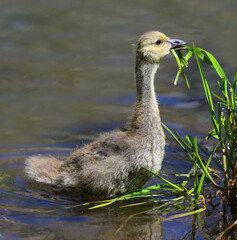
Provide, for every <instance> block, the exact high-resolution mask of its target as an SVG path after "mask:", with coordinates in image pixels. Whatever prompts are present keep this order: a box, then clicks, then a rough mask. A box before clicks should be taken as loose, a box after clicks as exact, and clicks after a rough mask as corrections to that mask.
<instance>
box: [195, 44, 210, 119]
mask: <svg viewBox="0 0 237 240" xmlns="http://www.w3.org/2000/svg"><path fill="white" fill-rule="evenodd" d="M193 49H194V54H195V57H196V60H197V64H198V68H199V71H200V74H201V78H202V82H203V86H204V90H205V94H206V97H207V101H208V105H209V108H210V110H211V114H212V115H215V110H214V106H213V101H212V97H211V92H210V88H209V86H208V83H207V80H206V77H205V74H204V71H203V68H202V65H201V62H200V60H199V57H198V52H197V50H196V48H195V45H193Z"/></svg>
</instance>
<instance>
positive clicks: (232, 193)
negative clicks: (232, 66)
mask: <svg viewBox="0 0 237 240" xmlns="http://www.w3.org/2000/svg"><path fill="white" fill-rule="evenodd" d="M185 51H187V53H186V55H183V54H182V53H181V52H179V51H178V52H176V51H172V53H173V54H174V56H175V58H176V61H177V63H178V66H179V70H178V73H177V76H176V78H175V81H174V83H175V84H177V81H178V78H179V76H180V74H181V75H182V76H183V78H184V79H185V81H186V83H187V86H188V87H190V85H189V82H188V78H187V77H186V74H185V72H184V68H185V67H187V66H188V60H189V59H190V58H191V57H192V56H194V57H195V58H196V61H197V65H198V68H199V71H200V76H201V79H202V83H203V87H204V91H205V95H206V99H207V102H208V106H209V109H210V120H211V123H212V125H213V129H211V130H210V132H209V133H208V134H207V137H206V140H209V139H213V140H214V141H212V142H211V145H212V147H213V149H212V151H208V150H206V149H205V147H203V146H202V145H201V144H199V141H200V140H198V139H197V137H196V136H191V135H187V136H185V137H184V138H182V137H181V136H180V135H179V134H178V133H177V132H176V131H175V130H170V129H169V128H168V127H167V126H165V125H164V124H163V126H164V128H165V129H166V130H167V131H168V132H169V134H170V135H171V136H172V137H173V138H174V140H175V141H176V142H177V143H178V144H179V146H180V147H181V148H182V149H183V151H184V152H185V153H186V154H187V156H188V157H189V158H190V160H191V161H192V163H193V165H192V169H190V171H189V172H188V173H183V174H182V176H180V175H177V177H182V178H183V182H182V183H181V184H174V183H171V182H170V181H168V180H166V179H164V178H163V177H161V176H159V175H157V174H155V173H153V172H150V173H151V174H152V175H154V176H155V177H157V178H159V179H160V180H161V183H159V184H156V185H153V186H150V187H147V188H144V189H141V190H139V191H137V192H133V193H130V194H126V195H123V196H121V197H117V198H114V199H109V200H105V201H102V202H97V203H96V204H95V205H94V206H93V207H91V209H94V208H99V207H104V206H107V205H110V204H112V203H114V202H116V201H122V200H129V199H136V201H133V203H132V204H127V205H126V206H123V207H129V206H138V205H144V206H148V207H147V210H145V211H142V212H141V213H136V214H135V215H138V214H142V213H145V212H148V211H151V210H152V211H158V212H162V211H166V212H168V211H169V209H173V208H175V207H176V208H178V209H179V210H180V209H181V210H182V212H184V213H181V214H177V215H174V216H171V217H169V220H170V219H174V218H179V217H183V216H187V215H193V218H194V220H193V229H192V231H191V232H190V233H189V234H190V236H191V239H194V238H195V230H196V228H197V226H198V227H200V230H201V231H202V232H203V235H204V237H205V238H206V239H209V238H208V235H207V233H205V230H204V229H203V227H202V226H203V225H202V224H203V221H204V220H203V219H202V218H201V217H200V212H203V211H205V210H206V209H207V203H208V206H210V207H211V208H215V209H216V207H217V206H218V207H219V208H220V207H222V209H223V211H222V210H221V211H222V212H221V211H219V210H217V211H219V213H220V216H221V218H223V219H224V221H223V222H224V224H223V225H222V227H221V228H220V229H219V234H220V235H219V237H218V239H221V238H222V237H223V235H225V234H226V233H227V232H228V231H229V230H230V229H232V228H233V227H235V225H237V113H236V109H237V96H236V85H237V73H236V75H235V77H234V79H233V80H232V81H229V80H228V79H227V76H226V74H225V72H224V71H223V69H222V68H221V66H220V64H219V63H218V61H217V60H216V59H215V57H214V56H213V55H212V54H211V53H209V52H207V51H205V50H203V49H201V48H196V47H195V46H194V45H193V47H188V46H186V48H185ZM203 63H205V64H207V65H209V66H210V67H211V68H212V69H214V70H215V71H216V73H217V75H218V80H217V84H218V86H219V89H220V93H221V95H217V94H215V93H212V91H211V90H210V88H209V84H208V81H207V79H206V77H205V73H204V70H203V67H202V64H203ZM213 99H214V100H215V102H214V100H213ZM214 103H215V104H214ZM204 153H205V154H204ZM147 171H148V170H147ZM134 202H135V203H134ZM178 206H183V208H182V207H178ZM166 220H167V219H166Z"/></svg>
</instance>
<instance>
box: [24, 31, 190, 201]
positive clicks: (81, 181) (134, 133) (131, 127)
mask: <svg viewBox="0 0 237 240" xmlns="http://www.w3.org/2000/svg"><path fill="white" fill-rule="evenodd" d="M184 44H186V43H185V42H184V41H182V40H179V39H171V38H169V37H167V36H166V35H164V34H163V33H161V32H157V31H153V32H148V33H145V34H143V35H142V36H141V37H140V38H139V40H138V44H137V48H136V67H135V71H136V72H135V79H136V91H137V95H136V102H135V110H134V113H133V116H132V120H131V122H130V123H129V124H128V127H127V130H126V131H120V130H115V131H112V132H109V133H105V134H102V135H101V136H100V137H99V138H98V139H97V140H96V141H94V142H92V143H90V144H88V145H85V146H84V147H82V148H80V149H77V150H75V151H74V152H73V153H72V154H71V155H70V156H69V157H68V159H67V160H66V161H60V160H58V159H56V158H54V157H51V156H40V155H38V156H32V157H29V158H28V159H26V162H25V171H26V173H27V174H28V177H29V178H30V179H32V180H35V181H38V182H42V183H46V184H50V185H54V186H56V187H59V188H66V189H67V188H68V189H71V190H73V191H74V192H75V193H76V194H78V195H79V197H80V198H82V199H93V200H97V199H107V198H113V197H117V196H120V195H122V194H125V193H128V192H132V191H134V190H136V189H139V188H141V187H142V186H143V185H144V184H145V183H146V181H147V180H148V179H149V178H150V177H151V175H150V173H149V172H148V171H146V170H145V169H144V168H146V169H149V170H150V171H152V172H155V173H158V172H159V171H160V169H161V164H162V161H163V158H164V152H165V150H164V149H165V134H164V131H163V129H162V126H161V118H160V112H159V107H158V103H157V100H156V94H155V90H154V77H155V73H156V71H157V69H158V67H159V64H160V61H161V59H162V58H163V57H165V56H166V55H168V54H169V53H170V50H171V49H175V50H179V49H180V47H181V46H182V45H184Z"/></svg>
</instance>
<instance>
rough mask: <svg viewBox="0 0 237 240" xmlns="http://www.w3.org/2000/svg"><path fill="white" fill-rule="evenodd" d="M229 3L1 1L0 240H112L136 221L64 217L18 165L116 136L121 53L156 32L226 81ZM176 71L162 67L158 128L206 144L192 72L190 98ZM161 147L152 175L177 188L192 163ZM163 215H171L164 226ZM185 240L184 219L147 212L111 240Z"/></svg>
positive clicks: (125, 102)
mask: <svg viewBox="0 0 237 240" xmlns="http://www.w3.org/2000/svg"><path fill="white" fill-rule="evenodd" d="M236 3H237V2H236V1H231V0H227V1H221V0H210V1H208V2H207V1H204V0H199V1H188V0H181V1H167V0H160V1H154V0H151V1H142V0H139V1H134V0H131V1H125V0H122V1H119V2H118V3H117V2H114V1H112V2H108V1H105V0H102V1H100V3H98V1H93V0H92V1H87V2H85V1H75V0H68V1H61V0H57V1H56V0H50V1H45V0H38V1H37V2H36V1H32V2H29V1H26V0H21V1H20V2H19V1H18V0H12V1H1V3H0V6H1V7H0V13H1V18H0V84H1V87H0V169H1V178H0V179H1V181H0V204H1V211H0V214H1V218H0V224H1V235H0V237H1V238H2V239H78V238H79V237H80V238H82V239H110V238H112V236H113V234H114V233H115V232H116V230H118V229H119V227H120V226H121V224H123V223H124V222H125V221H126V219H128V217H129V216H130V215H131V214H134V213H136V212H138V211H142V210H143V209H142V208H133V209H132V210H131V209H130V210H129V209H126V210H124V209H123V208H119V206H120V205H119V206H117V205H116V206H111V207H107V208H103V209H100V210H88V209H87V208H86V207H78V208H76V209H75V208H72V206H74V205H75V203H78V202H77V200H76V199H75V198H74V197H71V196H68V195H58V194H55V193H54V192H53V191H52V190H51V189H48V188H44V187H43V186H37V185H36V186H35V185H34V184H31V183H30V182H28V181H27V180H26V179H25V176H24V172H23V161H24V159H25V158H26V157H27V156H30V155H33V154H43V155H47V154H51V155H54V156H59V157H60V158H61V159H63V158H64V156H65V155H68V154H69V153H70V152H71V151H72V148H74V146H77V145H80V146H81V145H82V144H84V143H88V142H90V141H91V140H93V139H94V138H96V135H97V134H98V132H101V131H108V130H111V129H114V128H116V127H120V126H122V125H123V123H124V121H125V120H126V119H127V116H128V114H129V113H130V112H131V111H130V108H131V104H132V103H133V96H134V82H133V72H134V71H133V69H134V65H133V64H134V63H133V55H132V47H131V44H132V43H134V40H135V39H137V37H138V36H139V35H140V34H141V33H143V32H145V31H148V30H160V31H164V32H166V33H167V34H168V35H169V36H171V37H172V36H177V37H180V38H182V39H185V40H187V42H188V43H189V44H190V45H191V44H192V42H193V41H195V44H196V45H197V46H200V47H203V48H204V49H207V50H209V51H210V52H212V53H214V55H215V56H216V57H217V59H219V60H220V62H221V64H222V66H223V68H224V70H225V71H226V72H227V74H228V76H229V78H230V79H231V78H232V77H233V75H234V69H235V67H236V58H237V56H236V51H233V46H235V41H236V33H237V32H236V17H237V15H236V12H235V11H236ZM176 69H177V66H176V63H175V60H174V59H173V56H170V57H168V59H164V61H163V65H162V66H161V68H160V71H159V75H158V76H157V81H156V88H157V93H158V95H159V94H160V95H161V97H159V100H160V107H161V114H162V120H163V122H165V123H166V124H167V125H168V126H171V128H175V129H178V130H179V131H180V132H181V134H185V133H186V132H190V131H191V133H192V134H197V135H199V136H200V138H204V136H205V135H206V133H207V131H209V130H210V125H209V112H208V110H207V108H206V107H205V106H206V103H205V102H203V100H202V99H203V93H202V85H201V84H200V79H199V77H198V75H197V69H196V65H195V64H192V63H190V66H189V69H188V76H190V79H189V80H190V84H191V89H190V90H187V88H186V86H185V83H183V82H182V81H180V82H179V86H178V87H175V86H173V80H174V76H175V73H176ZM207 78H208V81H209V84H210V85H211V86H213V87H214V90H215V89H216V88H215V84H216V83H215V80H216V76H215V74H213V72H208V74H207ZM180 80H181V79H180ZM200 126H201V127H200ZM167 142H168V143H169V144H168V147H167V150H166V152H167V153H166V158H165V160H164V164H163V169H162V173H163V174H165V175H166V176H167V175H168V177H169V178H170V180H172V181H176V180H175V179H176V178H175V177H174V173H175V172H177V171H178V172H179V173H183V172H187V171H188V170H189V169H190V162H189V161H188V160H187V158H186V156H185V155H183V153H181V152H180V150H179V148H177V146H176V145H173V143H172V142H171V139H169V137H168V139H167ZM154 181H157V180H153V179H151V180H150V181H149V182H148V184H152V183H154ZM177 211H178V209H177ZM174 212H175V211H174ZM166 214H167V215H169V214H172V213H163V214H162V217H163V216H166ZM218 221H219V222H220V224H219V225H218V223H217V222H218ZM221 222H222V220H221V216H220V215H219V214H218V211H212V212H207V214H206V221H205V222H204V225H203V226H204V228H203V229H202V230H205V231H206V234H207V233H208V234H209V235H208V237H216V236H217V235H218V231H216V229H218V230H219V229H220V228H221V227H220V225H221ZM223 222H224V221H223ZM216 224H217V225H216ZM191 229H192V217H186V218H183V219H177V220H173V221H162V218H160V217H159V215H157V214H155V213H153V212H150V213H147V214H143V215H139V216H135V217H133V218H132V219H130V220H129V221H128V222H127V223H126V224H125V226H124V227H123V228H122V229H121V231H119V232H118V234H117V236H116V237H117V239H182V238H185V236H187V237H186V239H188V238H189V237H190V231H191ZM207 230H208V231H207ZM196 237H197V238H198V239H203V233H202V232H201V231H200V230H197V231H196Z"/></svg>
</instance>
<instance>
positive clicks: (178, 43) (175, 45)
mask: <svg viewBox="0 0 237 240" xmlns="http://www.w3.org/2000/svg"><path fill="white" fill-rule="evenodd" d="M168 42H170V43H171V48H170V50H171V49H174V50H182V49H185V47H184V46H182V45H185V44H186V42H184V41H183V40H180V39H172V38H170V39H168Z"/></svg>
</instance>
